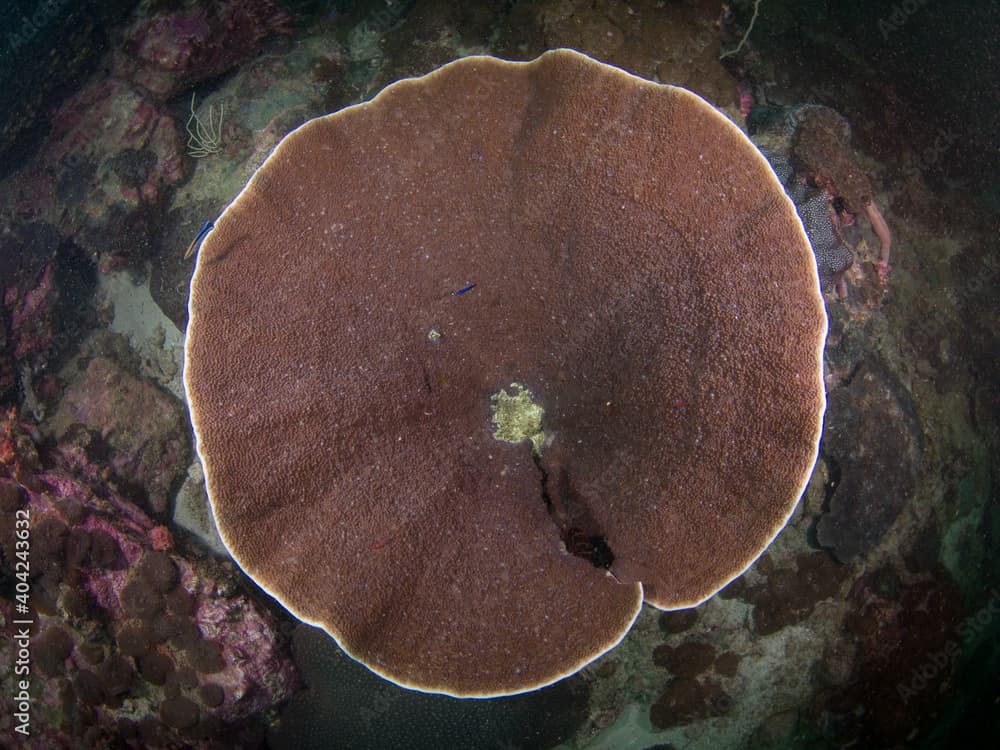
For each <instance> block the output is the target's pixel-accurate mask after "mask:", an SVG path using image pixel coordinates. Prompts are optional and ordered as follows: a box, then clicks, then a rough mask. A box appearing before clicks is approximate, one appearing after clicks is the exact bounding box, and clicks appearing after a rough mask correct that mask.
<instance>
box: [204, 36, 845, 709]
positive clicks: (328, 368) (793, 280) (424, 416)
mask: <svg viewBox="0 0 1000 750" xmlns="http://www.w3.org/2000/svg"><path fill="white" fill-rule="evenodd" d="M825 331H826V318H825V315H824V310H823V302H822V298H821V296H820V291H819V283H818V280H817V277H816V267H815V261H814V259H813V256H812V252H811V250H810V248H809V244H808V241H807V239H806V237H805V233H804V232H803V230H802V226H801V224H800V222H799V220H798V218H797V217H796V214H795V209H794V207H793V206H792V204H791V203H790V202H789V200H788V199H787V198H786V197H785V194H784V192H783V190H782V188H781V185H780V184H779V182H778V180H777V178H776V177H775V176H774V174H773V173H772V172H771V170H770V167H769V166H768V165H767V162H766V161H765V160H764V159H763V157H762V156H761V155H760V154H759V153H758V152H757V151H756V149H755V148H754V147H753V145H752V144H751V143H750V142H749V141H748V140H747V138H746V137H745V136H744V135H743V134H742V133H741V132H740V131H739V130H738V129H737V128H736V127H735V126H734V125H733V124H732V123H730V122H729V121H728V120H727V119H726V118H725V117H724V116H722V115H721V114H720V113H719V112H717V111H716V110H715V109H714V108H713V107H711V106H710V105H708V104H707V103H705V102H704V101H702V100H701V99H699V98H698V97H697V96H695V95H694V94H691V93H690V92H688V91H685V90H683V89H679V88H674V87H670V86H663V85H659V84H656V83H652V82H649V81H645V80H642V79H639V78H636V77H634V76H631V75H629V74H627V73H625V72H623V71H621V70H619V69H617V68H612V67H610V66H607V65H603V64H601V63H598V62H596V61H594V60H591V59H589V58H587V57H585V56H583V55H580V54H578V53H575V52H572V51H569V50H557V51H554V52H549V53H546V54H545V55H543V56H542V57H540V58H538V59H537V60H535V61H532V62H529V63H512V62H505V61H502V60H497V59H494V58H486V57H471V58H466V59H463V60H459V61H457V62H454V63H451V64H449V65H447V66H445V67H443V68H441V69H440V70H438V71H436V72H434V73H432V74H430V75H428V76H425V77H423V78H419V79H412V80H406V81H400V82H398V83H396V84H393V85H392V86H389V87H388V88H386V89H385V90H384V91H383V92H382V93H381V94H379V95H378V96H377V97H376V98H375V99H374V100H372V101H371V102H367V103H364V104H360V105H358V106H355V107H350V108H348V109H345V110H343V111H341V112H337V113H335V114H332V115H329V116H327V117H321V118H318V119H316V120H312V121H310V122H308V123H306V124H305V125H303V126H302V127H300V128H299V129H298V130H296V131H295V132H293V133H292V134H290V135H289V136H288V137H286V138H285V139H284V140H283V141H282V142H281V144H279V145H278V147H277V148H276V149H275V151H274V153H273V154H272V155H271V156H270V157H269V158H268V160H267V161H266V162H265V164H264V165H263V166H262V167H261V168H260V169H259V170H258V171H257V173H256V174H255V175H254V177H253V178H252V179H251V180H250V182H249V183H248V184H247V186H246V188H245V189H244V190H243V191H242V192H241V193H240V194H239V196H238V197H237V198H236V199H235V200H234V201H233V202H232V203H231V204H230V205H229V207H228V208H227V209H226V211H225V212H224V213H223V214H222V216H221V217H219V219H218V220H217V221H216V223H215V229H214V230H213V231H212V232H211V233H210V234H209V235H208V237H207V239H206V241H205V242H204V244H203V246H202V247H201V250H200V252H199V258H198V265H197V268H196V270H195V274H194V278H193V280H192V284H191V297H190V324H189V327H188V337H187V347H186V363H185V386H186V389H187V395H188V400H189V405H190V409H191V415H192V419H193V422H194V426H195V431H196V433H197V438H198V450H199V455H200V457H201V459H202V462H203V464H204V468H205V475H206V486H207V488H208V492H209V497H210V500H211V503H212V508H213V510H214V513H215V518H216V521H217V524H218V527H219V530H220V532H221V535H222V538H223V540H224V541H225V543H226V545H227V546H228V548H229V549H230V551H231V552H232V554H233V557H234V558H235V559H236V561H237V562H238V563H239V564H240V565H241V566H242V567H243V569H244V570H245V571H246V572H247V573H248V574H249V575H250V576H251V577H252V578H253V579H254V580H256V581H257V583H259V584H260V585H261V586H263V587H264V588H265V589H266V590H267V591H268V592H269V593H271V594H272V595H274V596H275V597H277V598H278V600H279V601H281V603H282V604H284V605H285V606H286V607H287V608H288V609H289V610H291V611H292V612H293V613H294V614H296V615H297V616H298V617H300V618H301V619H303V620H305V621H307V622H310V623H313V624H318V625H320V626H322V627H323V628H324V629H325V630H326V631H327V632H328V633H330V634H331V635H333V636H334V637H335V638H336V639H337V640H338V642H339V643H340V644H341V645H342V646H343V647H344V649H345V650H346V651H347V652H348V653H350V654H351V655H352V656H354V657H355V658H357V659H358V660H360V661H361V662H363V663H364V664H366V665H367V666H368V667H370V668H371V669H372V670H374V671H376V672H377V673H379V674H381V675H383V676H385V677H387V678H388V679H391V680H393V681H394V682H396V683H398V684H401V685H404V686H407V687H412V688H417V689H421V690H427V691H435V692H444V693H448V694H451V695H457V696H494V695H504V694H510V693H517V692H523V691H526V690H531V689H534V688H537V687H540V686H542V685H545V684H548V683H551V682H554V681H555V680H558V679H559V678H561V677H564V676H566V675H568V674H571V673H573V672H574V671H576V670H577V669H579V668H581V667H582V666H584V665H586V664H587V663H589V662H590V661H592V660H593V659H595V658H596V657H597V656H599V655H600V654H602V653H604V652H605V651H607V650H608V649H610V648H612V647H613V646H614V645H615V644H617V643H618V642H619V641H620V640H621V639H622V638H623V637H624V635H625V633H626V632H627V631H628V629H629V628H630V626H631V624H632V622H633V621H634V619H635V617H636V616H637V614H638V611H639V608H640V606H641V602H642V600H643V599H644V598H645V600H646V601H648V602H650V603H652V604H654V605H655V606H658V607H660V608H663V609H680V608H685V607H690V606H693V605H695V604H698V603H699V602H701V601H703V600H704V599H706V598H707V597H709V596H711V595H712V594H713V593H714V592H715V591H717V590H718V589H719V588H721V587H722V586H724V585H725V584H726V583H727V582H729V581H730V580H731V579H732V578H734V577H735V576H737V575H739V574H740V573H741V572H742V571H743V570H745V569H746V568H747V567H748V566H749V565H750V564H751V563H752V562H753V561H754V560H755V559H756V558H757V556H758V555H759V554H760V553H761V552H762V550H764V549H765V548H766V547H767V545H768V544H769V543H770V541H771V540H772V539H773V538H774V536H775V535H776V534H777V533H778V531H779V530H780V529H781V528H782V527H783V526H784V524H785V522H786V521H787V519H788V517H789V515H790V514H791V512H792V509H793V508H794V506H795V503H796V502H797V500H798V497H799V495H800V493H801V491H802V489H803V487H804V485H805V483H806V480H807V478H808V476H809V474H810V471H811V468H812V465H813V462H814V460H815V456H816V447H817V442H818V438H819V433H820V426H821V420H822V413H823V407H824V396H823V383H822V367H821V358H822V347H823V340H824V336H825Z"/></svg>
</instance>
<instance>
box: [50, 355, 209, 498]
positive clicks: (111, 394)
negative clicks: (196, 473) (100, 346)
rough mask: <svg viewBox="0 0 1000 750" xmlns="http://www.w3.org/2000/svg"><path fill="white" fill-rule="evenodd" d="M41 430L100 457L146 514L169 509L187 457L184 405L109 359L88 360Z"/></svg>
mask: <svg viewBox="0 0 1000 750" xmlns="http://www.w3.org/2000/svg"><path fill="white" fill-rule="evenodd" d="M47 428H48V430H49V431H50V432H51V434H52V435H53V436H54V437H55V438H56V439H57V440H58V441H59V443H60V444H61V445H63V446H64V447H66V448H67V449H68V448H69V447H70V446H74V447H76V448H77V449H80V448H82V449H83V450H84V451H85V452H86V453H87V454H88V455H89V456H90V457H91V458H104V459H106V461H107V465H108V467H109V468H110V470H111V472H112V477H113V479H114V480H115V481H116V482H117V483H118V484H119V485H120V486H121V488H122V489H123V490H124V489H127V490H128V494H130V495H133V496H135V497H137V498H139V499H141V500H142V502H143V505H145V506H146V508H147V510H148V511H149V512H151V513H153V514H154V515H156V516H158V517H162V516H164V515H165V514H166V513H167V512H168V511H169V506H170V499H171V497H172V494H173V492H174V491H176V490H177V488H178V487H179V485H180V483H181V481H183V478H184V472H185V470H186V467H187V465H188V462H189V461H190V458H191V439H190V432H189V429H188V426H187V420H186V419H185V415H184V407H183V406H182V405H181V403H180V402H179V401H177V399H176V398H174V397H173V396H171V395H170V394H169V393H167V392H166V391H164V390H162V389H160V388H158V387H157V386H156V385H154V384H153V383H152V382H150V381H148V380H145V379H142V378H139V377H136V376H135V375H133V374H131V373H130V372H128V371H127V370H125V369H124V368H123V367H121V366H120V365H119V364H117V363H116V362H115V361H114V360H112V359H109V358H107V357H102V356H98V357H94V358H93V359H91V360H90V363H89V364H88V365H87V366H86V369H85V370H84V371H83V372H81V373H80V377H79V379H78V380H76V381H75V382H73V383H71V384H70V385H69V387H68V388H67V390H66V393H65V394H64V396H63V398H62V400H61V401H60V403H59V406H58V409H57V411H56V413H55V414H54V415H53V417H52V420H51V422H50V424H49V425H48V426H47ZM105 454H106V455H105Z"/></svg>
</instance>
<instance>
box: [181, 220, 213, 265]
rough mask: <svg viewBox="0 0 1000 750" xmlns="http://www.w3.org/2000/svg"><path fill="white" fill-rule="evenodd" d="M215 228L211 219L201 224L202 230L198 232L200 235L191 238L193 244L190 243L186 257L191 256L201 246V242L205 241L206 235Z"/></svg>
mask: <svg viewBox="0 0 1000 750" xmlns="http://www.w3.org/2000/svg"><path fill="white" fill-rule="evenodd" d="M213 229H215V224H213V223H212V222H211V221H206V222H205V223H204V224H202V225H201V231H199V232H198V236H197V237H195V238H194V239H193V240H191V244H190V245H188V249H187V252H185V253H184V258H185V259H187V258H190V257H191V256H192V255H194V254H195V251H196V250H197V249H198V248H199V247H201V243H202V242H204V241H205V236H206V235H207V234H208V233H209V232H211V231H212V230H213Z"/></svg>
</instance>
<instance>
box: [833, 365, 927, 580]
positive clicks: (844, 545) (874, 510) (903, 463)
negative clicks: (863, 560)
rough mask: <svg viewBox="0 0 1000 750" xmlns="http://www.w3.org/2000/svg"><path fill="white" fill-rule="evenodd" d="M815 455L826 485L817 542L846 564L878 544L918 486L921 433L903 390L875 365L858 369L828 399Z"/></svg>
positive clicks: (921, 449)
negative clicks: (826, 471)
mask: <svg viewBox="0 0 1000 750" xmlns="http://www.w3.org/2000/svg"><path fill="white" fill-rule="evenodd" d="M820 451H821V454H822V455H823V458H824V459H825V460H826V461H827V463H828V464H829V465H830V467H831V475H832V481H831V490H830V496H829V498H828V506H829V510H828V511H827V512H826V513H824V514H823V516H821V518H820V520H819V523H818V525H817V527H816V532H817V537H818V539H819V543H820V544H822V545H823V546H824V547H828V548H830V549H831V550H832V551H833V553H834V555H836V557H837V559H838V560H840V561H841V562H850V561H851V560H854V559H855V558H857V557H859V556H861V555H864V554H866V553H868V552H869V551H871V550H872V549H874V548H875V546H876V545H878V543H879V541H880V540H881V539H882V537H883V535H884V534H885V533H886V531H888V530H889V527H890V526H892V524H893V522H894V521H895V520H896V518H897V517H898V516H899V513H900V511H901V510H902V509H903V506H904V505H905V504H906V501H907V500H908V499H909V498H910V496H911V494H912V493H913V489H914V487H915V485H916V481H917V474H918V472H919V470H920V458H921V453H922V451H923V433H922V431H921V429H920V424H919V422H918V421H917V417H916V412H915V410H914V406H913V401H912V399H911V397H910V395H909V393H908V392H907V390H906V389H905V388H904V387H903V385H902V384H901V383H900V382H899V381H898V380H897V379H896V378H894V377H893V376H892V375H891V374H890V373H889V372H887V371H886V370H884V369H883V368H882V367H881V366H879V365H878V364H876V363H874V362H865V363H863V364H862V365H861V366H860V367H859V368H858V371H857V372H856V373H855V375H854V377H853V378H852V379H851V381H850V383H849V384H848V385H846V386H844V387H842V388H838V389H837V390H835V391H833V392H832V393H831V394H830V395H829V402H828V406H827V410H826V431H825V433H824V436H823V443H822V445H821V447H820Z"/></svg>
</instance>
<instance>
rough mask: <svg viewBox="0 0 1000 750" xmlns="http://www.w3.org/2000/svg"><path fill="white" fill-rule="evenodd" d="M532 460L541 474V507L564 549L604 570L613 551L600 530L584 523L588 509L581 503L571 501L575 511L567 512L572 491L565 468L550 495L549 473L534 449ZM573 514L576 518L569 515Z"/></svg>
mask: <svg viewBox="0 0 1000 750" xmlns="http://www.w3.org/2000/svg"><path fill="white" fill-rule="evenodd" d="M532 460H534V462H535V466H536V467H537V468H538V472H539V474H540V475H541V480H542V481H541V484H542V500H544V501H545V510H547V511H548V513H549V517H550V518H551V519H552V522H553V523H554V524H555V525H556V527H557V528H558V529H559V536H560V538H561V539H562V541H563V544H565V545H566V551H567V552H569V553H570V554H571V555H574V556H576V557H580V558H583V559H584V560H587V561H588V562H589V563H590V564H591V565H593V566H594V567H595V568H600V569H602V570H608V569H610V568H611V565H612V564H613V563H614V561H615V555H614V552H612V551H611V547H610V546H609V545H608V541H607V539H606V538H605V537H604V535H603V534H600V533H597V532H596V530H595V529H592V528H590V527H592V526H593V525H594V524H593V523H592V522H590V523H588V522H587V521H586V519H587V518H588V517H589V515H590V514H589V513H587V512H586V509H585V508H584V506H583V505H582V503H579V502H577V503H574V504H573V506H574V509H575V510H576V511H577V512H576V513H575V514H573V513H571V512H570V510H569V508H568V505H569V503H568V502H567V500H569V499H571V496H572V492H571V491H570V490H569V487H568V485H569V478H568V477H567V476H566V473H565V471H563V472H561V475H560V480H561V481H559V482H557V483H556V485H557V486H556V493H557V496H556V498H555V499H554V498H553V494H552V489H551V487H550V484H549V473H548V472H547V471H546V470H545V468H544V467H543V466H542V463H541V457H540V456H539V455H538V454H537V453H536V454H533V455H532ZM573 515H577V516H580V518H576V519H573Z"/></svg>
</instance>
